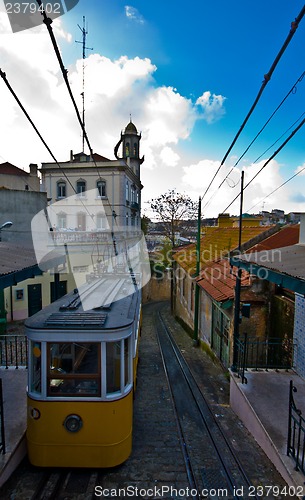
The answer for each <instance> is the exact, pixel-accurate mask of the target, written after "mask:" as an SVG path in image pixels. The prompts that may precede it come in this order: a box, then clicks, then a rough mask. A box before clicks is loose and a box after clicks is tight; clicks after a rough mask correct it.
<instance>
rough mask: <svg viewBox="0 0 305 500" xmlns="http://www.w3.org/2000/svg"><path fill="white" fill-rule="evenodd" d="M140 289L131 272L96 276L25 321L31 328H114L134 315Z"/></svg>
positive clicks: (120, 325)
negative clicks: (129, 273) (119, 274)
mask: <svg viewBox="0 0 305 500" xmlns="http://www.w3.org/2000/svg"><path fill="white" fill-rule="evenodd" d="M138 301H139V291H138V287H137V285H136V284H135V281H133V279H132V278H131V276H130V275H127V274H126V275H124V276H123V275H122V276H120V277H118V276H115V277H114V276H111V275H110V276H104V277H101V278H96V279H94V280H93V281H92V282H90V283H87V284H85V285H83V286H82V287H80V288H79V289H76V290H74V291H73V292H71V293H69V294H67V295H65V296H64V297H62V298H60V299H58V300H57V301H56V302H53V303H52V304H50V305H49V306H46V307H45V308H43V309H42V310H41V311H39V312H38V313H36V314H34V315H33V316H31V317H30V318H28V319H27V320H26V321H25V326H26V327H28V328H30V329H40V330H41V329H42V330H59V329H60V330H65V331H69V330H71V331H79V330H88V329H92V330H99V329H102V330H103V331H105V330H114V329H120V328H124V327H126V326H128V325H130V324H131V323H132V322H133V321H134V318H135V315H136V311H137V307H138Z"/></svg>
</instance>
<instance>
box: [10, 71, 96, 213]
mask: <svg viewBox="0 0 305 500" xmlns="http://www.w3.org/2000/svg"><path fill="white" fill-rule="evenodd" d="M0 76H1V78H2V79H3V81H4V83H5V85H6V86H7V88H8V89H9V91H10V93H11V94H12V95H13V97H14V99H15V100H16V102H17V104H18V106H19V107H20V109H21V110H22V111H23V113H24V115H25V116H26V118H27V119H28V121H29V122H30V124H31V125H32V127H33V129H34V130H35V132H36V134H37V135H38V137H39V138H40V140H41V142H42V143H43V145H44V146H45V148H46V149H47V150H48V152H49V154H50V155H51V157H52V158H53V160H54V162H55V163H56V165H57V166H58V167H59V168H60V170H61V172H62V174H63V176H64V177H65V179H66V180H67V182H68V183H69V185H70V186H71V187H72V190H73V191H74V193H75V194H77V192H76V189H75V187H74V186H73V184H72V183H71V181H70V179H69V178H68V176H67V175H66V173H65V171H64V170H63V168H62V166H61V165H60V163H59V162H58V160H57V159H56V157H55V156H54V154H53V152H52V151H51V149H50V148H49V146H48V144H47V143H46V141H45V140H44V138H43V137H42V135H41V133H40V132H39V130H38V128H37V127H36V125H35V123H34V122H33V120H32V119H31V117H30V115H29V114H28V112H27V111H26V109H25V107H24V106H23V104H22V103H21V101H20V99H19V97H18V96H17V94H16V93H15V91H14V90H13V88H12V87H11V85H10V83H9V81H8V80H7V78H6V73H4V71H2V70H1V69H0ZM82 204H83V206H84V208H85V210H86V212H87V213H88V214H89V215H90V217H91V214H90V212H89V211H88V209H87V207H86V206H85V204H84V203H83V202H82Z"/></svg>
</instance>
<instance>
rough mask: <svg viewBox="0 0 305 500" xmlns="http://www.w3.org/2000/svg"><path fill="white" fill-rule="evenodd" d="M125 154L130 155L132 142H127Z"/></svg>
mask: <svg viewBox="0 0 305 500" xmlns="http://www.w3.org/2000/svg"><path fill="white" fill-rule="evenodd" d="M125 156H130V144H129V142H126V146H125Z"/></svg>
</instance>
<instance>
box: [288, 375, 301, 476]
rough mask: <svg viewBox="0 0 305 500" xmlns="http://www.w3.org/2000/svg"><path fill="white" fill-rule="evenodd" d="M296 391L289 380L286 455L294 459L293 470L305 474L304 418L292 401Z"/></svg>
mask: <svg viewBox="0 0 305 500" xmlns="http://www.w3.org/2000/svg"><path fill="white" fill-rule="evenodd" d="M294 392H297V389H296V387H295V386H294V385H293V382H292V380H291V381H290V387H289V418H288V439H287V455H288V456H291V457H292V459H293V460H294V461H295V464H296V466H295V470H298V471H301V472H303V474H304V475H305V465H304V461H305V420H304V418H303V417H302V412H301V410H298V409H297V407H296V404H295V401H294V397H293V393H294Z"/></svg>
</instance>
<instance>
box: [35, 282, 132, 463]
mask: <svg viewBox="0 0 305 500" xmlns="http://www.w3.org/2000/svg"><path fill="white" fill-rule="evenodd" d="M140 295H141V294H140V287H138V286H137V284H136V280H135V277H134V276H133V277H130V275H122V276H120V277H118V276H116V277H111V276H108V277H103V278H97V279H94V280H93V281H92V282H90V283H88V284H86V285H84V286H83V288H80V289H79V290H75V291H74V292H73V293H71V294H68V295H66V296H65V297H63V298H61V299H59V300H57V301H56V302H54V303H53V304H51V305H50V306H48V307H46V308H44V309H42V310H41V311H40V312H38V313H37V314H35V315H34V316H32V317H30V318H28V319H27V320H26V334H27V336H28V339H29V379H28V393H27V399H28V409H27V413H28V415H27V446H28V456H29V460H30V462H31V463H32V464H33V465H36V466H42V467H113V466H116V465H118V464H120V463H122V462H124V461H125V460H126V459H127V458H128V457H129V455H130V453H131V447H132V416H133V392H134V387H135V377H136V369H137V359H138V340H139V335H140V326H141V320H140V319H141V296H140Z"/></svg>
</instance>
